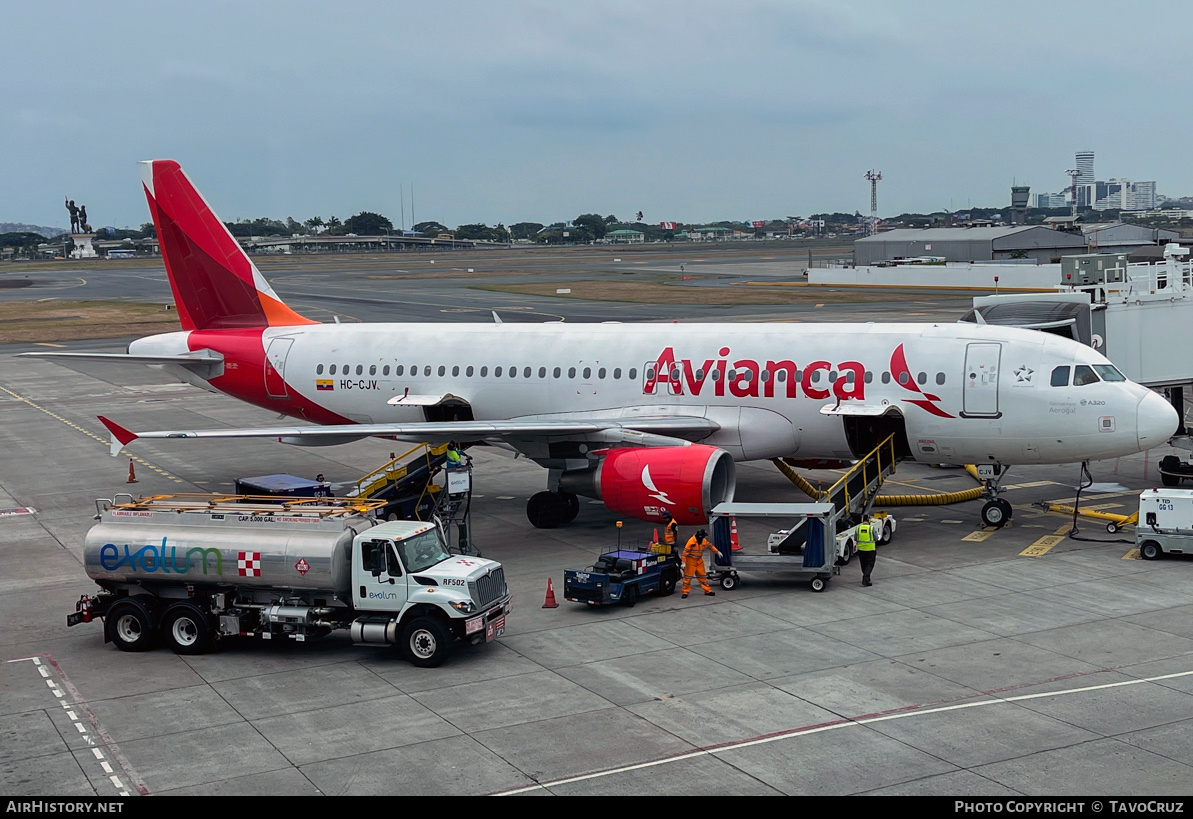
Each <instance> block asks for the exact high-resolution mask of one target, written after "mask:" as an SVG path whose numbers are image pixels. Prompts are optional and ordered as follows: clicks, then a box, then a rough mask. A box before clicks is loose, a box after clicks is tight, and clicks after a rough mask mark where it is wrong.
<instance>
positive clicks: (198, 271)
mask: <svg viewBox="0 0 1193 819" xmlns="http://www.w3.org/2000/svg"><path fill="white" fill-rule="evenodd" d="M141 181H142V182H143V183H144V186H145V198H146V199H147V200H149V213H150V214H151V215H152V216H153V226H154V227H155V228H156V229H157V240H158V242H159V243H160V244H161V248H162V258H164V259H165V262H166V274H167V275H168V276H169V277H170V287H171V289H172V290H173V291H174V301H175V303H176V304H177V305H178V318H179V320H180V321H181V322H182V329H184V330H217V329H228V328H243V327H266V326H271V327H276V326H288V325H294V324H317V323H318V322H314V321H311V320H310V319H307V318H304V317H302V316H300V315H299V314H298V313H295V312H294V311H293V310H291V309H290V308H289V307H287V306H286V305H285V304H283V303H282V300H281V299H279V298H278V297H277V294H276V293H274V292H273V288H272V287H270V286H269V283H268V282H267V281H265V279H264V278H263V277H262V276H261V271H259V270H257V266H256V265H254V264H253V262H252V260H251V259H249V257H248V256H247V255H246V254H245V252H244V250H242V249H241V247H240V245H239V244H237V242H236V240H235V239H233V238H232V234H231V233H229V232H228V229H227V228H226V227H225V226H224V223H223V222H221V221H220V220H219V217H217V216H216V215H215V212H214V211H212V209H211V208H210V207H209V206H208V205H207V202H205V201H204V200H203V197H202V196H201V195H200V194H199V192H198V191H197V190H195V187H194V185H192V184H191V181H190V180H189V179H187V177H186V174H185V173H183V172H182V168H181V167H179V165H178V163H177V162H175V161H174V160H172V159H155V160H152V161H150V162H142V163H141Z"/></svg>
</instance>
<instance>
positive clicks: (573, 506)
mask: <svg viewBox="0 0 1193 819" xmlns="http://www.w3.org/2000/svg"><path fill="white" fill-rule="evenodd" d="M558 494H559V497H560V498H562V499H563V503H564V515H563V522H564V523H571V522H572V521H573V520H575V519H576V515H578V514H580V498H578V497H577V496H576V495H575V494H574V493H572V492H560V493H558Z"/></svg>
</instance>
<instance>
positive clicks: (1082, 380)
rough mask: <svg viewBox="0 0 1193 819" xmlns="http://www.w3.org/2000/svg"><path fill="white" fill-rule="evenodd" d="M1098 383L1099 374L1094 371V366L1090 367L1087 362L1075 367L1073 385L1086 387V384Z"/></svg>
mask: <svg viewBox="0 0 1193 819" xmlns="http://www.w3.org/2000/svg"><path fill="white" fill-rule="evenodd" d="M1096 383H1098V374H1097V373H1095V372H1094V368H1093V367H1088V366H1086V365H1085V364H1078V365H1077V366H1076V367H1074V368H1073V386H1074V387H1084V386H1085V385H1086V384H1096Z"/></svg>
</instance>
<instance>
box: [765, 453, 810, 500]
mask: <svg viewBox="0 0 1193 819" xmlns="http://www.w3.org/2000/svg"><path fill="white" fill-rule="evenodd" d="M771 463H772V464H774V465H775V466H777V467H778V468H779V471H780V472H782V473H783V474H784V475H786V476H787V480H789V481H791V482H792V483H793V484H795V485H796V486H797V487H799V489H800V491H801V492H803V493H804V494H805V495H807V496H808V497H809V498H811V499H812V500H814V501H818V500H820V498H821V495H822V493H821V492H820V491H818V490H817V489H816V487H815V486H813V485H812V484H810V483H808V481H807V480H806V479H805V478H804V476H803V475H801V474H799V473H798V472H796V471H795V469H793V468H792V467H791V466H789V465H788V464H785V463H783V461H781V460H780V459H778V458H771Z"/></svg>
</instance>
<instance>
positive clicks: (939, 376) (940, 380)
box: [936, 373, 944, 387]
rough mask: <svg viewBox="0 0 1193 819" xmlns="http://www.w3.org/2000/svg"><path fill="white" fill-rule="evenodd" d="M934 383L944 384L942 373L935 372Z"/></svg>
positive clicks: (941, 385)
mask: <svg viewBox="0 0 1193 819" xmlns="http://www.w3.org/2000/svg"><path fill="white" fill-rule="evenodd" d="M936 384H937V386H940V387H943V386H944V373H937V374H936Z"/></svg>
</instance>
